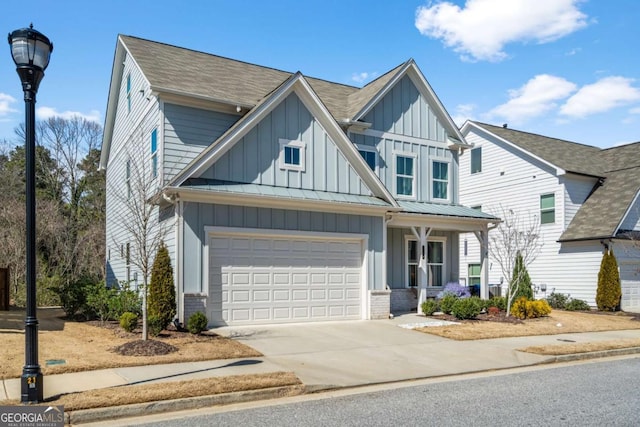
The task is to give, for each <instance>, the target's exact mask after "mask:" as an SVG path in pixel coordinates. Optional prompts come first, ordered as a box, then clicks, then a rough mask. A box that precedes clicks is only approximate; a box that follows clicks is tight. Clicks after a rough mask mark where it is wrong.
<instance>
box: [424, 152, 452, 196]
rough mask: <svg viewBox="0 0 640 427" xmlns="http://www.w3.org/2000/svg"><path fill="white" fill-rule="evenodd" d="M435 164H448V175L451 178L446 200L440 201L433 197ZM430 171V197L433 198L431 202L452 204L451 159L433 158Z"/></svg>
mask: <svg viewBox="0 0 640 427" xmlns="http://www.w3.org/2000/svg"><path fill="white" fill-rule="evenodd" d="M434 162H438V163H446V164H447V175H448V176H449V178H448V179H447V198H446V199H440V198H437V197H434V195H433V182H434V179H433V171H434V168H433V163H434ZM429 166H430V167H429V170H430V172H431V173H430V174H429V195H430V196H431V197H430V198H431V200H433V201H436V202H451V176H452V174H451V160H449V159H443V158H433V159H431V161H430V164H429Z"/></svg>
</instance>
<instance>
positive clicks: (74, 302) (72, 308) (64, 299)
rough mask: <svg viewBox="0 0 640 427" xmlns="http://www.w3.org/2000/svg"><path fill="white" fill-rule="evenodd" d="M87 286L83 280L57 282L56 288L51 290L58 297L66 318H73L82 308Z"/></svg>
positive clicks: (85, 300)
mask: <svg viewBox="0 0 640 427" xmlns="http://www.w3.org/2000/svg"><path fill="white" fill-rule="evenodd" d="M56 277H57V276H56ZM87 286H89V283H88V281H87V280H84V279H81V280H78V281H76V282H71V283H65V282H63V281H62V280H58V281H57V286H56V285H54V286H53V287H52V288H51V289H52V290H53V291H54V292H55V293H57V294H58V296H59V297H60V305H61V306H62V309H63V310H64V313H65V314H66V315H67V316H68V317H73V316H75V315H76V313H78V312H79V311H80V310H82V309H83V308H84V306H85V304H86V302H87Z"/></svg>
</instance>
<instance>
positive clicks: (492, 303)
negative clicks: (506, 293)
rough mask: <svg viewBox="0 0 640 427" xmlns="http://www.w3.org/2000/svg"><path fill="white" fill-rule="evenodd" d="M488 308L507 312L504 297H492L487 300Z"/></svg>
mask: <svg viewBox="0 0 640 427" xmlns="http://www.w3.org/2000/svg"><path fill="white" fill-rule="evenodd" d="M488 307H496V308H497V309H498V310H500V311H506V310H507V298H505V297H493V298H491V299H489V303H488Z"/></svg>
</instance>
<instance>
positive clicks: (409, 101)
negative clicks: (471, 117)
mask: <svg viewBox="0 0 640 427" xmlns="http://www.w3.org/2000/svg"><path fill="white" fill-rule="evenodd" d="M436 108H437V107H436V106H433V105H430V103H429V102H428V100H427V98H426V97H425V96H424V95H423V94H422V93H421V92H420V91H419V90H418V88H417V87H416V85H415V84H414V82H413V80H412V79H411V77H410V76H409V75H407V74H405V75H404V76H403V77H402V78H401V79H400V80H399V81H398V82H397V83H396V84H395V85H394V86H393V87H392V88H390V90H389V91H388V92H387V93H386V94H385V95H384V96H383V97H382V99H380V100H379V101H378V102H377V104H376V105H375V106H373V108H372V109H371V110H370V111H369V112H368V113H367V114H366V116H365V117H364V121H365V122H368V123H371V124H372V125H371V129H373V130H377V131H381V132H389V133H395V134H399V135H406V136H411V137H415V138H422V139H428V140H432V141H439V142H446V140H447V131H446V127H445V124H444V123H442V120H440V118H439V117H438V114H437V111H436Z"/></svg>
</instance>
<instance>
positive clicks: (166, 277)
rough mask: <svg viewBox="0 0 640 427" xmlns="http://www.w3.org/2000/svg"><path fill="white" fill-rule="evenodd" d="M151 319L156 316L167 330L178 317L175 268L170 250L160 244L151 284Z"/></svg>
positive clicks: (149, 305) (152, 271)
mask: <svg viewBox="0 0 640 427" xmlns="http://www.w3.org/2000/svg"><path fill="white" fill-rule="evenodd" d="M148 310H149V317H151V316H154V317H157V318H158V319H159V321H160V322H161V323H162V329H164V328H166V327H167V326H168V325H169V323H171V321H172V320H173V317H174V316H175V315H176V290H175V286H174V283H173V267H171V258H170V257H169V250H168V249H167V247H166V246H165V244H164V243H161V244H160V248H158V253H157V254H156V258H155V260H154V261H153V267H152V269H151V281H150V282H149V300H148Z"/></svg>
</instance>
